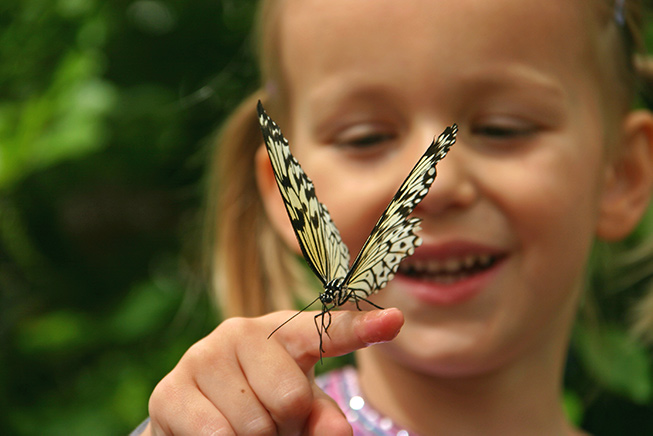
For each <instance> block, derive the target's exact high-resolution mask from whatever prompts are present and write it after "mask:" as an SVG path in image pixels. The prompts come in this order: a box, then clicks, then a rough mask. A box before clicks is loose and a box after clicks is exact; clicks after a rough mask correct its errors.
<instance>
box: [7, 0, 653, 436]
mask: <svg viewBox="0 0 653 436" xmlns="http://www.w3.org/2000/svg"><path fill="white" fill-rule="evenodd" d="M254 6H255V1H253V0H186V1H174V0H112V1H101V0H3V1H2V2H1V3H0V434H3V435H88V434H92V435H99V436H101V435H117V434H126V433H128V432H129V431H130V430H131V429H132V428H134V427H135V426H136V425H137V424H138V423H139V422H140V421H141V420H142V419H144V418H145V417H146V416H147V401H148V397H149V394H150V393H151V391H152V389H153V387H154V385H155V384H156V383H157V381H158V380H160V379H161V378H162V377H163V376H164V375H165V374H166V373H167V372H168V371H169V370H170V369H172V367H173V366H174V365H175V363H176V362H177V361H178V359H179V358H180V357H181V355H182V354H183V352H184V351H185V350H186V349H187V348H188V347H189V346H190V345H191V344H192V343H193V342H195V341H197V340H198V339H200V338H201V337H202V336H204V335H205V334H207V333H208V332H210V331H211V330H212V328H213V327H215V325H216V324H217V323H218V322H219V315H218V314H217V313H216V311H215V310H214V309H213V308H212V306H211V304H212V303H211V301H210V299H209V298H208V296H207V289H206V286H205V284H204V280H203V278H202V276H201V273H200V268H199V265H200V256H199V252H198V247H199V245H200V242H201V232H200V228H201V208H202V199H203V194H204V179H205V166H206V163H207V161H208V157H209V154H210V150H211V144H212V140H213V137H214V133H215V130H216V128H217V127H218V126H219V124H220V122H221V120H222V119H223V118H224V116H225V115H226V114H227V113H228V112H229V110H230V109H231V108H233V107H234V106H235V105H236V104H237V102H238V101H239V99H240V98H241V97H242V96H243V95H245V94H246V93H247V92H248V91H251V90H253V89H254V87H255V86H256V71H255V68H254V67H253V63H252V59H253V50H252V47H251V42H250V41H249V39H248V37H247V35H248V32H249V29H250V26H251V23H252V17H253V12H254ZM647 39H648V40H649V41H650V42H649V46H651V44H652V43H653V33H652V32H648V37H647ZM553 207H554V206H553ZM652 225H653V218H651V219H648V220H647V221H646V222H645V223H644V225H643V226H642V228H641V229H640V230H639V231H638V232H636V234H635V235H634V236H633V237H632V238H630V240H629V241H626V243H625V244H624V245H625V246H630V245H634V244H635V243H637V242H638V241H639V240H641V239H642V238H643V237H644V236H645V235H646V234H649V233H650V231H649V228H650V227H651V226H652ZM610 256H611V254H610V253H609V252H607V250H605V249H604V248H601V247H599V249H598V250H597V255H596V259H595V260H594V262H595V263H596V264H597V265H600V262H601V261H602V259H603V258H605V257H610ZM608 276H609V274H608V273H605V274H598V275H595V276H593V277H592V278H591V282H592V283H594V284H595V285H596V286H597V288H599V290H600V292H599V293H598V295H599V296H598V297H597V298H596V301H597V303H596V306H597V307H598V310H594V311H592V312H590V315H586V316H585V317H584V318H583V319H584V321H583V322H581V323H579V325H578V327H577V328H576V330H575V334H574V341H573V346H572V353H571V357H570V358H569V361H568V364H567V371H566V377H565V378H566V392H565V398H564V402H565V407H566V409H567V411H568V413H569V414H570V415H571V416H572V417H573V419H574V420H575V421H576V422H578V423H581V424H582V425H583V426H584V428H586V429H588V430H589V431H591V432H593V433H594V434H596V435H623V434H653V405H652V404H653V402H652V391H653V382H652V364H651V349H650V347H649V348H647V347H645V346H643V345H641V344H639V343H637V342H635V341H633V340H631V339H630V338H629V336H628V335H627V333H626V330H625V326H626V324H625V322H624V320H625V319H626V317H627V315H628V306H627V305H628V304H629V303H631V302H632V301H634V300H635V299H636V298H637V297H638V296H640V295H641V294H642V292H643V289H644V286H643V283H644V282H645V280H643V279H646V278H647V277H648V276H650V274H647V273H643V275H642V280H640V279H639V278H637V279H636V280H631V281H629V282H627V287H626V289H623V286H622V288H620V289H618V291H615V287H614V286H612V287H611V286H607V285H606V283H608V282H609V278H610V277H608ZM610 283H612V282H610ZM591 313H594V314H598V315H596V316H594V315H591ZM594 318H597V319H598V320H599V324H600V325H601V326H602V327H601V329H600V330H597V329H596V328H595V322H594V321H595V319H594Z"/></svg>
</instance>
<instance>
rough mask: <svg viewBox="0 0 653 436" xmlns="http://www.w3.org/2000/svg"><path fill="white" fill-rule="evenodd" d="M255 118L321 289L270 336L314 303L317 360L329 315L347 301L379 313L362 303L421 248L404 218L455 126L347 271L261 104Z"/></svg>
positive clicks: (326, 221)
mask: <svg viewBox="0 0 653 436" xmlns="http://www.w3.org/2000/svg"><path fill="white" fill-rule="evenodd" d="M258 116H259V123H260V125H261V131H262V133H263V138H264V140H265V145H266V148H267V151H268V155H269V157H270V162H271V164H272V169H273V172H274V176H275V179H276V181H277V185H278V187H279V192H280V193H281V196H282V198H283V200H284V204H285V206H286V211H287V212H288V217H289V218H290V222H291V223H292V226H293V229H294V231H295V236H297V241H298V242H299V246H300V248H301V251H302V254H303V255H304V258H305V259H306V262H307V263H308V265H309V267H310V268H311V269H312V270H313V272H314V273H315V275H316V276H317V277H318V279H319V280H320V281H321V282H322V285H323V287H324V291H323V292H322V293H321V294H320V295H319V296H318V297H317V298H316V299H315V300H314V301H313V302H312V303H311V304H309V305H308V306H307V307H306V308H304V309H302V310H301V311H300V312H298V313H297V314H295V315H294V316H293V317H291V318H290V319H288V320H287V321H286V322H284V323H283V324H281V325H280V326H279V327H277V328H276V329H275V330H274V331H273V332H272V333H271V334H270V336H272V335H273V334H274V333H275V332H276V331H277V330H278V329H279V328H281V327H283V326H284V325H285V324H286V323H287V322H289V321H290V320H292V319H293V318H294V317H295V316H297V315H298V314H299V313H301V312H302V311H303V310H305V309H307V308H308V307H310V306H311V305H312V304H313V303H315V302H316V301H318V300H319V301H320V302H321V303H322V310H321V312H320V313H318V314H317V315H316V316H315V325H316V328H317V330H318V334H319V336H320V356H321V355H322V353H323V352H324V350H323V349H322V334H323V333H326V334H327V335H328V334H329V333H328V328H329V326H330V325H331V310H332V309H334V308H336V307H340V306H342V305H344V304H345V303H347V302H349V301H353V302H354V303H355V304H356V307H357V308H358V309H359V310H360V307H359V303H360V302H361V301H364V302H366V303H369V304H371V305H372V306H374V307H377V308H380V307H379V306H377V305H376V304H374V303H373V302H371V301H370V300H368V299H367V297H369V296H370V295H371V294H373V293H375V292H378V291H379V290H380V289H382V288H383V287H385V285H386V284H387V283H388V282H389V281H390V280H392V278H393V277H394V275H395V273H396V272H397V269H398V268H399V263H400V262H401V261H402V260H403V259H404V258H405V257H407V256H410V255H411V254H413V253H414V251H415V248H416V247H418V246H419V245H420V244H421V242H422V241H421V239H420V238H419V236H418V235H416V234H415V233H414V231H415V230H417V229H418V228H419V223H420V221H421V220H420V219H419V218H417V217H410V218H409V217H408V216H409V215H410V214H411V213H412V212H413V209H415V207H416V206H417V204H418V203H419V202H421V201H422V199H423V198H424V197H425V196H426V194H427V193H428V191H429V189H430V187H431V184H432V183H433V181H434V180H435V176H436V169H435V165H436V163H437V162H438V161H440V160H441V159H442V158H443V157H444V156H445V155H446V154H447V152H448V151H449V148H450V147H451V145H453V143H454V142H455V140H456V133H457V130H458V128H457V126H456V125H455V124H454V125H453V126H451V127H447V128H446V129H445V131H444V132H443V133H442V134H441V135H440V136H439V137H438V139H437V140H434V141H433V142H432V143H431V145H430V146H429V147H428V149H427V150H426V152H425V153H424V155H423V156H422V157H421V158H420V159H419V160H418V162H417V164H416V165H415V167H414V168H413V169H412V171H411V172H410V173H409V175H408V177H407V178H406V180H404V182H403V183H402V184H401V186H400V187H399V189H398V190H397V193H396V194H395V196H394V197H393V198H392V200H391V201H390V203H389V204H388V207H387V208H386V210H385V211H384V212H383V214H382V215H381V217H380V218H379V220H378V221H377V223H376V225H375V226H374V228H373V229H372V232H371V233H370V235H369V237H368V238H367V241H366V242H365V243H364V244H363V247H362V248H361V250H360V252H359V253H358V255H357V256H356V259H354V261H353V262H352V264H351V266H350V265H349V260H350V257H349V250H348V248H347V246H346V245H345V244H344V243H343V241H342V238H341V237H340V232H339V231H338V228H337V227H336V226H335V224H334V223H333V221H332V219H331V216H330V214H329V211H328V210H327V208H326V206H325V205H324V204H322V203H320V202H319V201H318V199H317V196H316V195H315V186H314V185H313V182H312V181H311V179H310V178H309V177H308V176H307V175H306V173H305V172H304V170H303V169H302V167H301V166H300V165H299V162H297V159H295V157H294V156H293V155H292V153H291V152H290V147H289V145H288V141H287V140H286V139H285V138H284V137H283V134H282V133H281V129H279V126H277V124H276V123H275V122H274V121H272V119H271V118H270V117H269V116H268V115H267V114H266V113H265V110H264V109H263V105H262V104H261V102H259V104H258ZM318 319H319V320H320V322H319V323H318Z"/></svg>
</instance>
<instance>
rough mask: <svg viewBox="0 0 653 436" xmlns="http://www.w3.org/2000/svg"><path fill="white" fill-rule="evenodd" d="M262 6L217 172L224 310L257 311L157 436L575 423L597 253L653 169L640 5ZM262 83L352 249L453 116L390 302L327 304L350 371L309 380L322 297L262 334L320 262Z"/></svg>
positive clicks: (186, 367)
mask: <svg viewBox="0 0 653 436" xmlns="http://www.w3.org/2000/svg"><path fill="white" fill-rule="evenodd" d="M262 8H263V9H262V14H261V22H260V23H259V24H260V33H259V38H260V41H261V70H262V76H263V84H264V85H263V86H262V88H261V90H260V91H258V92H257V93H256V94H255V95H253V96H252V97H250V98H249V99H248V100H246V101H245V102H244V103H243V104H242V106H241V107H240V108H239V109H238V111H237V112H236V113H235V115H234V116H233V117H232V119H231V120H230V121H229V122H228V124H227V127H226V128H225V130H224V131H223V136H222V143H221V149H220V154H219V157H218V158H217V159H216V163H217V166H218V167H219V168H220V174H221V177H220V178H219V179H218V180H217V181H216V182H215V183H216V186H217V189H218V190H219V191H220V193H219V195H220V201H219V204H218V206H217V207H216V209H217V211H218V216H219V219H218V220H217V222H216V224H215V225H216V228H217V229H218V230H217V233H218V238H217V241H218V242H217V244H216V251H217V254H218V257H217V266H218V268H217V272H216V282H217V285H219V288H220V290H221V292H222V294H221V300H220V303H221V304H223V307H225V310H226V312H227V314H228V315H245V316H250V317H248V318H229V319H227V320H226V321H225V322H223V323H222V324H221V325H220V326H218V328H217V329H216V330H215V331H214V332H213V333H211V334H210V335H209V336H208V337H206V338H204V339H202V340H201V341H199V342H198V343H197V344H195V345H194V346H193V347H192V348H191V349H190V350H188V352H187V353H186V354H185V355H184V357H183V358H182V359H181V361H180V362H179V364H178V365H177V366H176V367H175V368H174V370H173V371H172V372H171V373H170V374H169V375H168V376H166V377H165V378H164V379H163V380H162V381H161V383H160V384H159V385H158V386H157V388H156V389H155V391H154V393H153V394H152V397H151V400H150V415H151V418H150V422H149V423H148V424H147V427H146V428H145V430H144V433H143V434H153V435H162V434H176V435H200V434H207V435H208V434H240V435H252V434H299V433H301V434H328V435H339V434H351V433H352V428H353V433H354V434H397V435H399V434H423V435H427V434H443V435H452V434H453V435H473V434H483V435H512V434H514V435H525V434H527V435H567V434H579V433H580V432H579V431H578V430H575V429H573V428H572V426H571V425H570V424H569V423H568V422H567V420H566V418H565V416H564V413H563V410H562V408H561V401H560V398H561V377H562V368H563V362H564V359H565V353H566V349H567V344H568V341H569V334H570V328H571V326H572V323H573V320H574V316H575V314H576V311H577V307H578V304H579V298H580V297H581V291H582V288H583V277H584V271H585V267H586V264H587V260H588V254H589V251H590V248H591V245H592V242H593V240H594V239H595V238H596V237H598V238H600V239H604V240H609V241H612V240H619V239H621V238H623V237H624V236H626V235H627V234H628V233H629V232H630V231H631V230H632V229H633V228H634V226H635V225H636V224H637V222H638V220H639V219H640V217H641V216H642V214H643V212H644V210H645V208H646V206H647V203H648V199H649V196H650V194H651V187H652V185H653V117H652V116H651V114H650V113H648V112H645V111H632V110H631V109H630V108H631V103H632V99H633V95H634V84H633V83H634V80H633V74H634V67H633V63H632V62H633V61H632V55H633V44H634V39H635V35H636V33H635V29H634V27H633V26H634V22H633V17H634V12H635V9H636V8H637V4H636V2H631V1H620V0H617V1H616V2H614V1H607V0H578V1H573V2H570V1H566V0H552V1H547V2H542V1H531V0H495V1H492V2H488V1H484V0H441V1H438V2H432V1H427V0H403V1H397V0H330V1H322V0H269V1H264V2H263V5H262ZM259 98H260V99H262V100H263V103H264V105H265V107H266V109H267V111H268V113H269V114H270V115H271V116H272V118H274V119H275V121H276V122H277V123H278V124H279V125H280V126H281V128H282V130H283V131H284V133H285V135H286V136H287V137H288V138H289V140H290V144H291V148H292V150H293V153H294V155H295V156H296V158H297V159H298V161H299V162H300V163H301V165H302V166H303V168H304V170H305V171H306V173H307V174H308V175H309V177H311V178H312V180H313V181H314V183H315V186H316V191H317V195H318V198H319V199H320V201H321V202H323V203H324V204H326V205H327V207H328V208H329V211H330V212H331V216H332V218H333V220H334V222H335V223H336V224H337V226H338V228H339V229H340V233H341V235H342V238H343V240H344V242H345V243H346V244H347V245H348V246H349V248H350V251H351V252H352V253H353V255H355V253H357V252H358V249H359V248H360V247H361V245H362V244H363V242H364V240H365V239H366V237H367V236H368V234H369V232H370V229H371V228H372V226H373V225H374V223H375V222H376V220H377V219H378V217H379V215H380V214H381V212H382V211H383V210H384V208H385V206H386V205H387V203H388V201H389V200H390V198H391V197H392V195H393V194H394V192H395V190H396V189H397V187H398V186H399V185H400V183H401V182H402V181H403V179H404V178H405V177H406V175H407V174H408V172H409V170H410V169H411V168H412V166H413V165H414V164H415V162H416V161H417V159H418V157H419V156H421V154H422V153H423V152H424V150H425V149H426V147H427V146H428V145H429V143H430V142H431V140H432V138H433V136H434V135H437V134H439V133H440V132H441V131H442V130H443V129H444V127H445V126H447V125H450V124H453V123H457V124H458V126H459V134H458V139H457V143H456V144H455V145H454V146H453V147H452V149H451V151H450V152H449V155H448V156H447V157H446V158H445V159H444V160H443V161H442V162H440V163H439V164H438V176H437V179H436V180H435V183H434V184H433V186H432V188H431V191H430V192H429V194H428V195H427V196H426V197H425V199H424V201H423V202H422V203H420V204H419V205H418V206H417V208H416V209H415V211H414V215H415V216H418V217H420V218H421V219H422V224H421V227H422V230H421V231H420V236H421V238H422V239H423V241H424V242H423V245H422V246H421V247H420V248H418V249H417V250H416V252H415V254H414V255H413V256H411V257H409V258H407V259H406V260H405V261H404V262H403V263H402V265H401V267H400V270H399V272H398V273H397V275H396V277H395V279H394V280H393V281H392V282H390V283H389V285H388V286H387V287H386V288H385V289H383V290H382V291H380V292H379V293H378V294H376V295H374V296H373V297H372V301H374V303H375V304H378V305H379V306H382V307H386V308H388V309H386V310H372V311H369V312H358V311H356V310H350V311H348V310H345V311H339V312H335V311H334V312H333V321H332V324H331V326H330V328H329V336H326V335H325V336H324V341H325V342H324V349H325V351H326V353H325V355H326V356H336V355H342V354H345V353H349V352H352V351H356V362H357V367H356V369H355V370H354V369H351V368H349V369H346V370H340V371H334V372H331V373H328V374H326V375H325V376H322V377H321V378H319V379H318V380H315V379H314V377H313V367H314V365H315V364H316V363H317V362H318V360H319V357H320V356H319V347H318V343H319V337H318V335H317V333H316V331H315V326H314V321H313V317H314V316H315V312H305V313H302V314H301V315H299V316H298V317H297V318H295V319H294V320H293V321H291V322H290V323H288V324H287V325H285V326H284V327H283V328H282V329H280V330H279V331H278V332H276V333H275V334H274V335H273V336H272V337H271V338H270V339H267V337H268V335H269V334H270V332H272V331H273V330H274V329H275V328H276V327H277V326H279V325H280V324H281V323H282V322H284V321H285V320H286V319H288V318H289V317H290V316H292V315H293V314H294V312H293V311H288V310H286V311H280V312H273V313H270V314H268V315H265V316H259V315H262V314H263V313H267V312H270V311H272V310H276V309H278V308H279V307H286V308H290V307H292V304H291V302H292V301H293V300H294V299H296V295H297V294H296V292H295V291H296V290H297V289H300V290H306V289H307V288H308V285H305V284H304V282H305V280H304V278H305V276H306V274H308V273H307V272H305V270H304V269H302V268H298V267H297V265H298V264H299V263H298V259H297V254H298V253H299V248H298V245H297V242H296V240H295V236H294V234H293V230H292V227H291V224H290V222H289V220H288V217H287V214H286V212H285V209H284V205H283V203H282V200H281V197H280V196H279V193H278V190H277V186H276V184H275V180H274V176H273V173H272V170H271V167H270V164H269V160H268V157H267V154H266V152H265V149H264V147H263V145H262V144H263V142H262V137H261V134H260V129H259V126H258V121H257V118H256V115H255V114H256V100H257V99H259ZM311 292H312V293H313V294H312V298H314V297H315V296H316V295H317V294H316V292H317V291H315V290H314V289H311ZM312 298H311V299H312ZM255 315H256V316H258V317H252V316H255ZM400 329H401V332H399V330H400ZM373 344H375V345H373ZM372 345H373V346H372Z"/></svg>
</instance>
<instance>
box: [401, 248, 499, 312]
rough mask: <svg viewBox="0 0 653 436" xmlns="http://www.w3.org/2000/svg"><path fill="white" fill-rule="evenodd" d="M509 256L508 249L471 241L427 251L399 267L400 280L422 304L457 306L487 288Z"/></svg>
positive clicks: (403, 286)
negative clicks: (487, 246)
mask: <svg viewBox="0 0 653 436" xmlns="http://www.w3.org/2000/svg"><path fill="white" fill-rule="evenodd" d="M507 258H508V253H507V252H500V251H497V250H494V249H483V248H480V247H478V246H476V247H474V246H472V245H469V244H468V245H455V246H453V245H452V246H451V247H450V248H449V249H447V250H435V249H431V250H430V251H426V250H425V251H422V253H420V254H419V255H418V256H413V257H410V258H408V259H406V260H405V261H404V262H403V263H402V264H401V265H400V266H399V270H398V271H397V279H399V282H398V283H401V284H402V285H401V288H402V289H404V290H405V291H406V292H407V293H408V294H410V295H412V296H414V297H415V298H417V300H419V301H421V302H422V303H426V304H434V305H453V304H458V303H463V302H464V301H467V300H469V299H471V298H473V297H474V296H476V295H478V294H480V293H482V292H483V290H484V289H487V287H488V286H489V285H490V284H491V283H492V281H493V280H494V277H496V276H497V274H498V273H499V271H501V270H502V269H503V268H502V266H503V265H504V264H505V263H506V262H505V260H506V259H507Z"/></svg>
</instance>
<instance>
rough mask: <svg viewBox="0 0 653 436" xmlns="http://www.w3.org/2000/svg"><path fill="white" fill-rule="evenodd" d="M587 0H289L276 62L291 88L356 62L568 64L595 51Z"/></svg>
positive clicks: (403, 67) (400, 66)
mask: <svg viewBox="0 0 653 436" xmlns="http://www.w3.org/2000/svg"><path fill="white" fill-rule="evenodd" d="M590 3H591V2H589V1H574V2H569V1H568V0H550V1H545V2H542V1H536V0H493V1H487V0H439V1H438V2H433V1H431V0H402V1H401V2H398V1H397V0H330V1H324V0H288V1H287V2H286V3H285V9H284V12H283V14H282V21H281V26H280V27H279V28H280V29H281V35H280V45H281V53H282V58H281V62H282V65H283V70H284V73H285V74H287V75H289V76H290V77H287V79H288V82H289V83H290V84H292V86H295V84H298V85H299V84H300V83H301V82H302V81H303V80H310V79H311V78H313V79H314V80H318V81H322V80H323V79H324V76H325V75H329V74H330V73H332V72H338V71H342V70H343V69H346V70H347V69H348V70H352V69H357V68H358V70H359V71H369V72H375V71H377V72H378V71H380V69H382V70H383V71H384V72H386V73H387V72H388V71H389V72H392V70H393V69H394V70H395V71H396V73H397V74H413V73H419V71H425V70H426V69H427V68H425V67H426V66H427V65H430V66H432V65H433V64H438V68H444V69H445V70H446V67H447V65H451V68H453V69H458V70H459V71H460V69H461V68H475V67H477V66H478V65H479V64H480V63H483V62H490V63H496V62H502V61H504V60H508V61H511V60H514V59H519V60H520V62H527V63H532V64H533V65H535V66H541V67H542V68H546V69H553V70H556V69H560V70H565V69H567V70H569V68H570V67H573V66H578V65H580V63H581V62H583V63H584V62H585V61H592V60H593V58H595V57H596V55H595V49H594V48H593V47H592V45H593V44H592V43H591V38H590V37H589V35H591V33H592V30H591V28H592V25H593V24H592V21H591V17H592V16H593V15H592V14H590V13H589V9H588V5H589V4H590ZM587 66H588V64H587V63H585V64H584V65H582V69H581V70H580V71H585V72H586V71H587ZM412 68H415V70H416V71H411V69H412ZM576 71H579V70H578V69H576ZM452 73H453V71H452Z"/></svg>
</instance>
